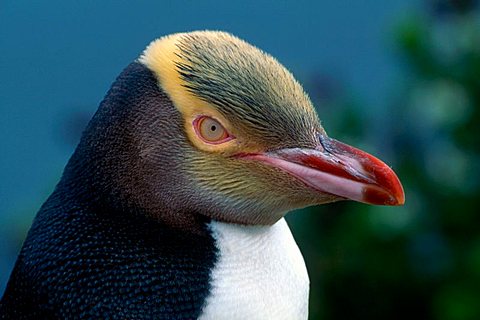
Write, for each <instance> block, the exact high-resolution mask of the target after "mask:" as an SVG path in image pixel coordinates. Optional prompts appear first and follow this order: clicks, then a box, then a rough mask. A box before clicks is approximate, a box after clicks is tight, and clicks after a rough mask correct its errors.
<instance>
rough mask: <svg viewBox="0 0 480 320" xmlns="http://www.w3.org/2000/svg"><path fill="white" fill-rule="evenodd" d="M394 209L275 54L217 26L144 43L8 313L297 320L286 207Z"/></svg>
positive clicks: (382, 169)
mask: <svg viewBox="0 0 480 320" xmlns="http://www.w3.org/2000/svg"><path fill="white" fill-rule="evenodd" d="M347 199H349V200H354V201H359V202H364V203H369V204H375V205H401V204H403V203H404V199H405V196H404V192H403V188H402V185H401V183H400V181H399V179H398V177H397V176H396V174H395V173H394V172H393V171H392V169H391V168H390V167H389V166H387V165H386V164H385V163H383V162H382V161H380V160H379V159H377V158H375V157H373V156H371V155H369V154H368V153H366V152H364V151H361V150H359V149H356V148H354V147H351V146H349V145H347V144H344V143H342V142H340V141H337V140H335V139H333V138H331V137H329V136H328V135H327V133H326V132H325V130H324V128H323V127H322V125H321V122H320V119H319V117H318V115H317V113H316V111H315V109H314V107H313V105H312V102H311V101H310V99H309V97H308V96H307V94H306V93H305V92H304V90H303V88H302V86H301V85H300V84H299V82H298V81H297V80H295V78H294V77H293V75H292V74H291V73H290V72H289V71H288V70H287V69H286V68H285V67H284V66H282V65H281V64H280V63H279V62H278V61H277V60H276V59H275V58H273V57H272V56H270V55H269V54H267V53H265V52H263V51H261V50H260V49H258V48H256V47H254V46H253V45H250V44H248V43H247V42H245V41H243V40H241V39H239V38H237V37H235V36H233V35H231V34H229V33H225V32H220V31H195V32H189V33H178V34H172V35H168V36H164V37H162V38H159V39H157V40H155V41H153V42H152V43H151V44H150V45H148V46H147V48H146V49H145V50H144V51H143V53H142V54H141V55H140V56H139V58H138V59H137V60H135V61H134V62H132V63H131V64H130V65H129V66H127V67H126V68H125V69H124V70H123V72H122V73H121V74H120V75H119V76H118V78H117V79H116V80H115V81H114V83H113V85H112V86H111V88H110V89H109V91H108V93H107V94H106V96H105V98H104V100H103V101H102V102H101V104H100V106H99V108H98V110H97V112H96V113H95V115H94V116H93V118H92V119H91V121H90V122H89V124H88V125H87V128H86V129H85V131H84V133H83V135H82V137H81V140H80V142H79V144H78V146H77V148H76V149H75V151H74V153H73V155H72V156H71V158H70V160H69V161H68V163H67V165H66V167H65V169H64V172H63V174H62V177H61V179H60V181H59V183H58V184H57V186H56V187H55V189H54V191H53V193H52V194H51V195H50V196H49V198H48V199H47V200H46V202H45V203H44V204H43V205H42V206H41V208H40V210H39V212H38V213H37V215H36V217H35V219H34V221H33V224H32V226H31V229H30V231H29V232H28V235H27V238H26V240H25V242H24V244H23V247H22V249H21V252H20V254H19V256H18V259H17V261H16V264H15V267H14V270H13V272H12V274H11V277H10V279H9V282H8V284H7V288H6V290H5V293H4V295H3V298H2V300H1V304H0V314H1V315H2V319H307V317H308V295H309V278H308V274H307V270H306V267H305V263H304V260H303V258H302V255H301V253H300V251H299V249H298V247H297V245H296V243H295V240H294V238H293V236H292V234H291V232H290V230H289V228H288V225H287V223H286V222H285V219H284V216H285V214H286V213H287V212H289V211H291V210H293V209H297V208H302V207H306V206H311V205H319V204H324V203H329V202H334V201H339V200H347Z"/></svg>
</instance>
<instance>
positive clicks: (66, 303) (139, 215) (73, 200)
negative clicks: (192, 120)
mask: <svg viewBox="0 0 480 320" xmlns="http://www.w3.org/2000/svg"><path fill="white" fill-rule="evenodd" d="M158 101H164V102H165V104H164V108H159V109H158V111H159V113H158V114H156V115H154V114H151V113H149V112H141V111H142V110H141V109H144V110H145V109H148V108H150V106H149V105H150V104H157V103H158ZM174 111H175V110H174V109H173V107H172V106H171V105H170V104H169V103H168V98H167V97H166V96H165V94H164V93H163V92H161V91H160V90H159V89H158V86H157V81H156V80H155V78H154V76H153V75H152V72H151V71H150V70H148V69H147V68H146V67H144V66H143V65H141V64H139V63H137V62H135V63H132V64H131V65H130V66H129V67H127V68H126V69H125V71H124V72H123V73H122V74H121V75H120V77H119V78H118V79H117V80H116V81H115V83H114V84H113V86H112V89H111V90H110V91H109V93H108V94H107V96H106V97H105V100H104V101H103V102H102V104H101V106H100V108H99V110H98V112H97V113H96V114H95V116H94V118H93V119H92V121H91V123H90V124H89V126H88V128H87V129H86V131H85V134H84V136H83V138H82V140H81V142H80V144H79V146H78V147H77V150H76V151H75V153H74V155H73V156H72V158H71V159H70V161H69V163H68V165H67V167H66V168H65V172H64V174H63V177H62V179H61V181H60V183H59V184H58V186H57V187H56V189H55V191H54V192H53V194H52V195H51V196H50V197H49V199H48V200H47V201H46V202H45V204H44V205H43V206H42V208H41V209H40V211H39V212H38V214H37V217H36V218H35V221H34V223H33V225H32V228H31V230H30V232H29V233H28V237H27V239H26V240H25V243H24V245H23V248H22V252H21V253H20V255H19V257H18V261H17V263H16V265H15V268H14V271H13V273H12V276H11V279H10V281H9V283H8V286H7V289H6V291H5V294H4V298H3V299H2V302H1V307H0V311H1V314H2V316H3V318H5V319H73V318H75V319H77V318H82V319H83V318H91V319H153V318H155V319H192V318H196V317H197V316H198V315H199V313H200V310H201V307H202V304H203V302H204V299H205V298H206V296H207V294H208V290H209V283H208V280H209V274H210V269H211V268H212V266H213V264H214V262H215V255H216V249H215V246H214V242H213V239H212V238H211V237H210V236H209V233H208V232H207V230H206V225H205V222H206V221H208V219H207V218H205V217H203V216H193V215H192V217H191V219H187V218H186V219H185V220H184V221H181V219H180V221H179V220H175V221H176V222H178V224H179V225H182V227H183V226H185V227H187V228H188V229H190V230H192V232H178V226H176V227H172V226H168V225H167V223H165V222H162V221H159V219H158V218H154V217H152V214H153V212H154V211H155V206H156V204H154V203H152V202H151V201H150V200H152V199H155V195H154V194H152V192H159V193H161V194H163V195H165V199H164V200H165V201H166V202H170V205H171V206H178V207H180V206H181V205H180V204H179V203H175V202H176V201H179V202H180V201H181V199H175V198H167V197H168V193H169V192H168V191H165V190H162V188H166V187H168V186H169V184H168V181H169V180H170V179H176V178H175V177H174V176H172V174H171V173H170V172H171V171H172V169H173V168H171V167H170V166H169V163H171V162H169V161H168V160H169V159H167V158H158V157H156V156H155V155H154V154H145V157H146V158H147V159H146V160H145V159H142V158H139V157H137V156H136V155H135V156H134V155H132V152H135V151H134V150H130V149H129V148H130V147H132V148H133V147H134V146H135V145H137V144H138V143H140V141H139V139H141V138H146V139H148V137H139V135H138V132H134V131H132V126H131V125H130V124H131V123H133V122H136V121H140V122H142V124H143V125H144V126H145V127H149V128H152V130H159V131H162V129H164V128H165V127H166V126H162V125H158V124H159V122H162V121H167V120H168V121H169V124H173V125H169V126H168V128H169V130H168V132H165V131H164V132H156V133H157V134H159V135H160V136H168V135H172V134H175V131H178V132H177V134H178V133H179V130H181V127H180V125H175V122H173V121H172V120H173V119H175V118H178V114H176V113H175V112H174ZM153 124H157V125H153ZM116 130H121V131H122V132H121V133H120V132H115V131H116ZM152 133H153V132H152ZM151 138H153V137H151ZM118 139H124V140H122V141H119V140H118ZM157 142H158V141H157ZM143 143H148V140H144V141H143ZM156 147H157V148H161V147H162V146H161V145H158V146H156ZM152 152H154V150H152ZM166 156H167V155H164V157H166ZM171 156H172V157H178V156H180V155H174V154H172V155H171ZM145 161H147V162H148V161H158V165H159V166H158V167H157V169H158V170H157V172H156V173H155V174H156V175H159V176H161V177H159V179H162V178H163V179H164V181H165V184H161V185H159V186H158V188H156V190H150V189H149V187H148V186H145V185H146V184H148V181H145V176H142V174H143V173H144V172H145V171H146V170H148V165H145V163H144V162H145ZM132 168H135V169H134V170H136V173H138V175H130V174H126V173H125V172H124V170H132ZM167 173H168V174H167ZM144 174H149V175H151V174H153V173H152V172H145V173H144ZM135 177H138V180H136V179H135ZM127 179H128V180H127ZM140 190H141V191H140ZM139 191H140V192H139ZM152 207H153V208H152ZM167 213H168V211H167V210H165V211H164V214H167ZM162 216H163V215H162ZM172 221H173V219H172ZM179 284H184V285H179ZM180 302H181V303H180Z"/></svg>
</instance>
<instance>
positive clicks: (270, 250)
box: [200, 219, 309, 320]
mask: <svg viewBox="0 0 480 320" xmlns="http://www.w3.org/2000/svg"><path fill="white" fill-rule="evenodd" d="M210 227H211V230H212V233H213V236H214V238H215V240H216V245H217V247H218V249H219V253H220V255H219V259H218V262H217V264H216V265H215V268H214V270H213V272H212V290H211V294H210V296H209V297H208V299H207V302H206V304H205V307H204V309H203V313H202V315H201V316H200V319H232V320H233V319H307V317H308V292H309V279H308V274H307V270H306V268H305V263H304V261H303V257H302V255H301V253H300V250H299V249H298V247H297V244H296V243H295V240H294V239H293V237H292V234H291V232H290V229H289V228H288V225H287V223H286V221H285V220H284V219H281V220H279V221H278V222H277V223H276V224H275V225H273V226H269V227H265V226H241V225H234V224H226V223H220V222H212V223H211V224H210Z"/></svg>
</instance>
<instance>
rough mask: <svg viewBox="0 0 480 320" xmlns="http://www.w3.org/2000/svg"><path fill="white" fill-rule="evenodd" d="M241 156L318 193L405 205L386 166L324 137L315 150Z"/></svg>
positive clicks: (392, 175) (375, 159)
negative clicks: (294, 178) (274, 169)
mask: <svg viewBox="0 0 480 320" xmlns="http://www.w3.org/2000/svg"><path fill="white" fill-rule="evenodd" d="M241 157H242V158H247V159H252V160H257V161H260V162H263V163H265V164H267V165H271V166H273V167H276V168H279V169H281V170H283V171H286V172H288V173H289V174H291V175H293V176H295V177H296V178H297V179H299V180H301V181H302V182H304V183H305V184H306V185H308V186H309V187H311V188H313V189H315V190H317V191H319V192H321V193H328V194H332V195H335V196H338V197H340V198H344V199H350V200H355V201H359V202H363V203H368V204H376V205H391V206H396V205H402V204H404V202H405V194H404V191H403V187H402V184H401V183H400V180H399V179H398V177H397V175H396V174H395V172H393V170H392V169H390V167H389V166H387V165H386V164H385V163H383V162H382V161H381V160H379V159H377V158H376V157H374V156H372V155H370V154H368V153H366V152H364V151H361V150H359V149H356V148H354V147H351V146H349V145H347V144H344V143H342V142H340V141H337V140H335V139H332V138H329V137H327V136H321V137H320V144H319V146H318V147H317V148H315V149H303V148H289V149H281V150H276V151H272V152H266V153H260V154H244V155H242V156H241Z"/></svg>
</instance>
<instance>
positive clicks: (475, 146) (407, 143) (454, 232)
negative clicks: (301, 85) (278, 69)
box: [289, 1, 480, 320]
mask: <svg viewBox="0 0 480 320" xmlns="http://www.w3.org/2000/svg"><path fill="white" fill-rule="evenodd" d="M430 4H431V10H430V11H431V12H430V13H429V14H428V15H417V16H411V17H409V18H408V19H405V20H403V21H402V22H401V23H399V25H398V26H397V28H396V29H395V39H394V40H395V43H396V48H397V49H398V53H399V57H400V59H399V60H400V63H401V66H402V67H403V68H404V69H405V72H404V79H403V80H402V81H399V83H398V87H397V88H396V89H395V90H396V92H394V93H393V94H392V96H393V97H394V98H392V99H391V101H390V102H389V103H390V104H389V105H387V108H388V110H387V112H386V113H385V117H383V118H384V119H382V120H381V121H382V123H381V124H379V123H378V121H379V120H378V119H379V118H378V117H369V116H366V115H363V114H362V112H361V110H362V108H361V107H362V106H361V104H359V103H355V102H354V103H352V102H348V101H347V102H345V101H341V100H340V101H339V100H337V101H333V102H330V106H328V103H327V106H326V107H322V108H325V109H329V108H330V109H334V111H332V113H333V112H334V113H335V115H336V116H335V117H331V119H329V122H326V123H327V124H328V125H327V129H328V131H329V132H330V133H331V134H332V135H334V136H335V137H336V138H339V139H341V140H342V139H343V140H346V141H347V142H350V143H352V144H354V145H355V144H356V145H358V144H359V142H360V141H367V142H370V144H369V145H367V146H365V145H364V146H361V147H363V148H364V149H366V150H367V151H370V152H372V153H373V154H377V155H378V156H379V157H380V158H382V159H384V160H387V162H388V163H390V164H392V165H393V168H394V170H395V171H396V172H397V174H398V176H399V177H400V179H401V180H402V182H403V185H404V188H405V192H406V205H405V206H404V207H396V208H389V207H373V206H367V205H362V204H357V203H350V202H343V203H336V204H332V205H327V206H320V207H315V208H310V209H306V210H302V211H301V212H299V213H298V214H296V215H290V216H289V221H290V223H291V225H292V227H293V229H295V230H294V234H295V235H296V238H297V241H298V242H299V245H300V246H301V249H302V252H303V253H304V255H305V259H306V261H307V262H308V267H309V273H310V277H311V300H310V305H311V306H310V313H311V315H310V318H311V319H412V318H413V319H439V320H474V319H480V210H479V207H480V15H479V12H478V11H477V10H476V8H477V7H476V2H475V1H433V2H430ZM312 91H313V92H315V90H312ZM312 98H313V100H318V99H321V97H315V96H312ZM314 102H315V101H314ZM316 102H317V103H316V104H317V105H322V104H325V101H320V103H319V102H318V101H316ZM326 113H327V115H328V113H329V111H328V110H326ZM372 137H373V138H372Z"/></svg>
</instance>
